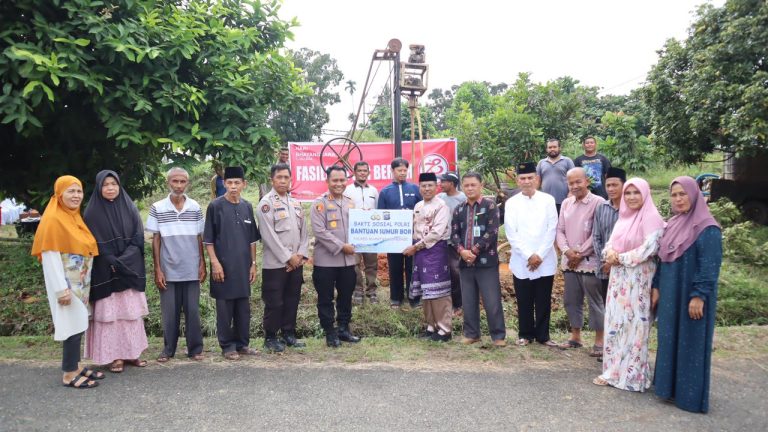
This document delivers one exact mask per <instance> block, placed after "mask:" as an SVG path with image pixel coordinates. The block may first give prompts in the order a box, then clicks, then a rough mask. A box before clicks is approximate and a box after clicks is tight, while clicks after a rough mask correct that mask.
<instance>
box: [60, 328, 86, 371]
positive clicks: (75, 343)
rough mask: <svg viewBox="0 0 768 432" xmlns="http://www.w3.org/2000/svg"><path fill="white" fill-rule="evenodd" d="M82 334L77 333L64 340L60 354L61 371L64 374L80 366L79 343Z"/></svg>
mask: <svg viewBox="0 0 768 432" xmlns="http://www.w3.org/2000/svg"><path fill="white" fill-rule="evenodd" d="M82 339H83V334H82V333H78V334H76V335H72V336H70V337H68V338H67V339H65V340H64V343H63V344H62V350H61V351H62V353H61V370H62V371H64V372H74V371H76V370H77V369H78V368H79V367H80V365H79V363H80V341H81V340H82Z"/></svg>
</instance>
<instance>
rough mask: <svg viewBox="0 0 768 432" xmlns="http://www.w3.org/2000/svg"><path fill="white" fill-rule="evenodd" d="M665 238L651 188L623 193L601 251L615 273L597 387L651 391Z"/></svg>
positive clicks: (633, 185)
mask: <svg viewBox="0 0 768 432" xmlns="http://www.w3.org/2000/svg"><path fill="white" fill-rule="evenodd" d="M663 232H664V220H663V219H662V218H661V215H660V214H659V211H658V210H657V209H656V206H655V205H654V204H653V199H652V198H651V188H650V186H648V182H647V181H645V180H643V179H641V178H632V179H629V180H628V181H627V182H626V183H625V184H624V189H623V191H622V199H621V204H620V206H619V220H618V221H617V222H616V225H615V226H614V228H613V232H612V233H611V238H610V239H609V240H608V243H606V245H605V249H604V250H603V251H602V253H603V257H604V258H605V262H606V263H608V264H610V265H611V266H612V267H611V273H610V277H609V283H608V298H607V299H606V304H605V325H604V328H605V341H604V347H603V373H602V374H601V375H600V376H598V377H597V378H595V379H594V380H593V381H592V382H593V383H594V384H597V385H601V386H604V385H610V386H613V387H616V388H619V389H622V390H629V391H639V392H642V391H645V390H646V389H648V388H649V387H650V386H651V367H650V365H649V363H648V336H649V335H650V332H651V324H652V322H653V319H652V316H651V314H652V311H651V283H652V282H653V276H654V274H655V272H656V261H655V259H654V257H655V256H656V252H657V251H658V250H659V239H660V238H661V235H662V234H663Z"/></svg>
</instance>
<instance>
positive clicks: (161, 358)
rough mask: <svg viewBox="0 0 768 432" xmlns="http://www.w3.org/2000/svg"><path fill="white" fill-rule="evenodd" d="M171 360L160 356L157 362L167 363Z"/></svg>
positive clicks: (162, 355)
mask: <svg viewBox="0 0 768 432" xmlns="http://www.w3.org/2000/svg"><path fill="white" fill-rule="evenodd" d="M170 359H171V357H170V356H167V355H165V354H160V356H159V357H158V358H157V362H158V363H165V362H167V361H168V360H170Z"/></svg>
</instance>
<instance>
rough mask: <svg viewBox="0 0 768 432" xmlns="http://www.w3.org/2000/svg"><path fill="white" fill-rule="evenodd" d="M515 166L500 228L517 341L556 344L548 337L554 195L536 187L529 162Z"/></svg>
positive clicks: (554, 260) (553, 264)
mask: <svg viewBox="0 0 768 432" xmlns="http://www.w3.org/2000/svg"><path fill="white" fill-rule="evenodd" d="M516 168H517V185H518V186H519V187H520V193H519V194H517V195H515V196H513V197H512V198H510V199H509V200H507V203H506V205H505V210H504V231H505V232H506V235H507V239H508V240H509V244H510V246H511V255H510V259H509V269H510V270H511V271H512V275H513V279H514V283H515V294H516V297H517V310H518V317H519V320H520V323H519V326H518V327H519V332H518V340H517V345H520V346H525V345H528V344H529V343H531V342H532V341H533V340H536V341H537V342H539V343H540V344H544V345H547V346H551V347H556V346H557V344H556V343H555V342H553V341H552V340H550V339H549V316H550V311H551V296H552V282H553V281H554V275H555V271H556V269H557V256H556V255H555V250H554V243H555V234H556V230H557V210H556V209H555V199H554V198H553V197H552V195H549V194H547V193H544V192H541V191H537V190H536V187H537V185H538V176H537V175H536V165H535V164H534V163H533V162H525V163H521V164H519V165H518V166H517V167H516Z"/></svg>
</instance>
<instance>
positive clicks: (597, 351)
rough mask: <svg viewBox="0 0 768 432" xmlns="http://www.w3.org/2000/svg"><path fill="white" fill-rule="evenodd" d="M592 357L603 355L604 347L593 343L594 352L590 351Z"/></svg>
mask: <svg viewBox="0 0 768 432" xmlns="http://www.w3.org/2000/svg"><path fill="white" fill-rule="evenodd" d="M589 356H590V357H602V356H603V347H602V346H600V345H592V352H591V353H589Z"/></svg>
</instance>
